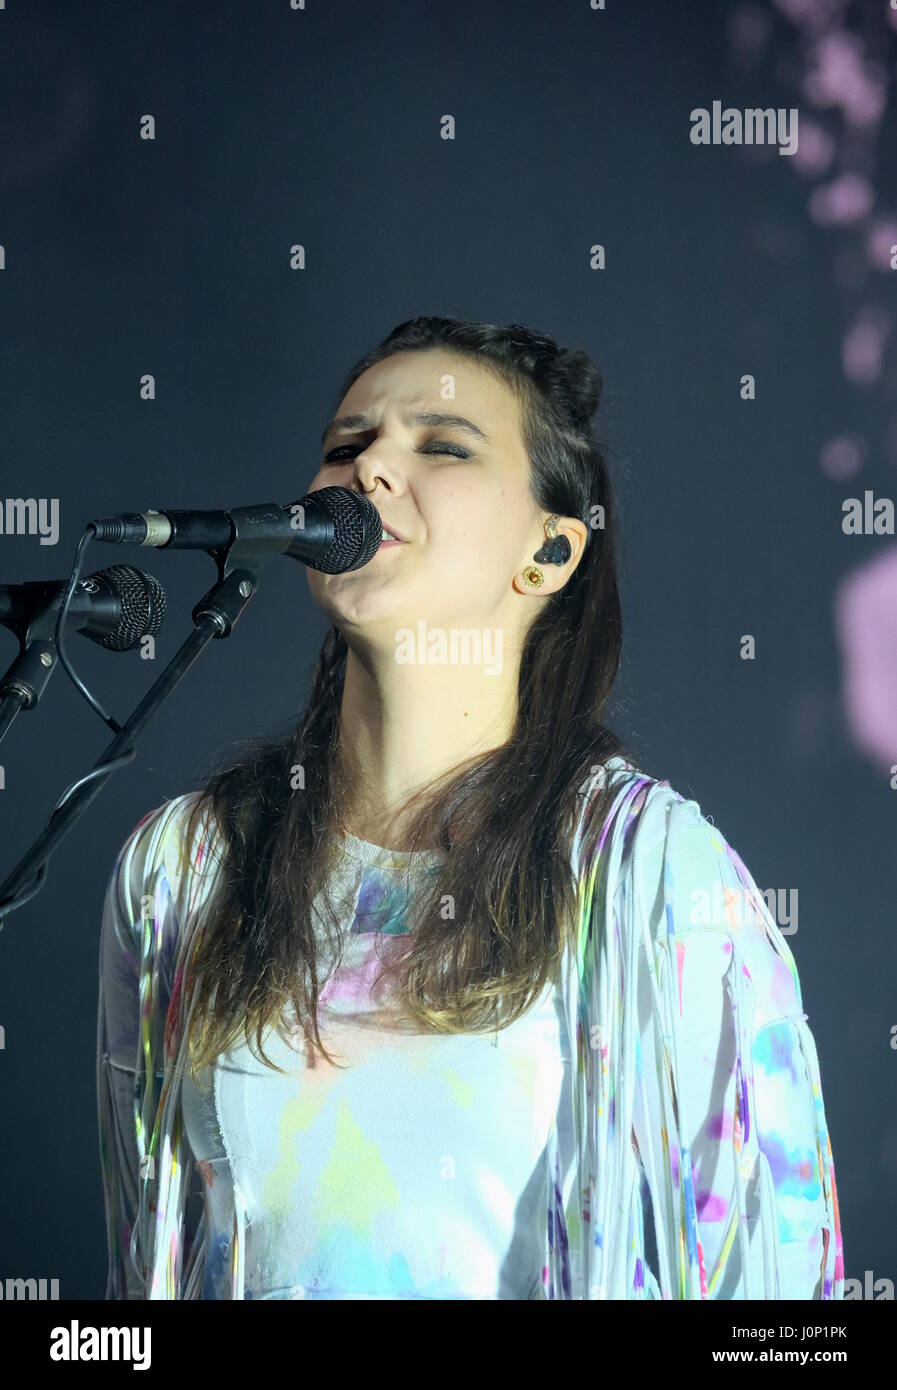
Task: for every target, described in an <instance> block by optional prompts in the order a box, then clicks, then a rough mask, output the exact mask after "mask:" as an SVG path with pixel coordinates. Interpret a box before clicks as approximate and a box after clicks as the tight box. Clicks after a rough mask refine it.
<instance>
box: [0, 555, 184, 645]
mask: <svg viewBox="0 0 897 1390" xmlns="http://www.w3.org/2000/svg"><path fill="white" fill-rule="evenodd" d="M70 582H71V581H70V580H68V579H64V580H63V581H62V582H61V583H59V582H57V581H56V580H53V579H48V580H36V581H32V582H31V583H28V584H0V623H2V624H3V626H4V627H8V628H10V630H11V631H12V632H15V633H16V634H17V635H22V634H23V633H25V632H27V629H28V628H29V626H30V625H31V623H32V621H33V620H34V618H35V617H36V616H37V615H38V614H43V613H45V612H47V611H48V610H49V609H52V608H55V609H57V610H58V609H59V607H60V606H61V604H62V600H63V598H64V597H65V592H66V589H67V588H68V586H69V583H70ZM66 616H67V618H69V619H71V620H72V623H73V625H74V627H75V628H76V630H77V631H78V632H81V633H83V634H84V636H85V637H89V638H90V640H91V642H98V643H99V645H100V646H101V647H106V648H107V649H108V650H109V651H113V652H128V651H132V650H133V649H134V648H135V647H139V646H140V642H141V640H142V638H144V637H148V636H152V635H153V634H154V633H156V632H158V631H159V628H160V627H161V626H162V620H163V619H164V617H165V590H164V589H163V588H162V585H161V584H160V583H159V581H158V579H157V578H156V577H155V575H153V574H145V573H144V572H143V570H138V569H135V568H134V566H133V565H112V566H111V568H109V569H105V570H98V571H97V573H96V574H89V575H87V577H86V578H85V579H79V581H78V583H77V584H76V585H75V587H74V589H73V590H72V599H71V603H70V605H69V609H68V613H67V615H66Z"/></svg>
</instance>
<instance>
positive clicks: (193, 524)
mask: <svg viewBox="0 0 897 1390" xmlns="http://www.w3.org/2000/svg"><path fill="white" fill-rule="evenodd" d="M88 528H92V529H93V532H94V538H95V539H96V540H98V541H111V542H112V543H113V544H116V545H152V546H156V547H158V548H160V549H165V550H209V551H215V550H221V549H226V548H227V547H228V546H229V545H231V544H232V542H233V541H234V540H236V539H237V538H238V537H239V538H240V539H244V538H249V537H251V538H252V539H253V540H258V541H259V542H260V543H261V544H262V545H264V544H265V543H268V544H269V545H270V546H271V548H272V549H276V548H277V546H278V544H279V543H280V549H281V553H282V554H284V555H289V556H290V558H291V559H293V560H300V561H301V562H302V563H303V564H305V565H308V566H309V568H310V569H314V570H320V571H322V572H323V573H324V574H343V573H344V572H345V571H346V570H356V569H361V567H362V565H366V564H367V563H368V561H369V560H372V559H373V557H374V556H375V555H376V553H377V551H378V549H379V547H380V541H381V539H382V535H383V523H382V521H381V518H380V513H379V512H378V511H377V508H376V507H375V506H374V504H373V502H371V501H370V500H369V499H368V498H367V497H364V496H363V495H362V494H361V493H358V492H353V491H352V490H351V488H347V487H322V488H319V489H317V491H315V492H308V493H306V495H305V496H304V497H302V498H300V499H299V501H298V502H293V503H291V504H290V505H289V506H286V507H282V506H281V505H280V504H279V503H277V502H263V503H260V504H259V505H258V506H252V507H233V508H231V510H230V511H179V510H175V511H171V510H169V509H167V508H165V509H163V510H161V511H154V510H148V511H145V512H121V513H119V515H118V516H106V517H99V518H98V519H97V520H95V521H91V522H89V523H88Z"/></svg>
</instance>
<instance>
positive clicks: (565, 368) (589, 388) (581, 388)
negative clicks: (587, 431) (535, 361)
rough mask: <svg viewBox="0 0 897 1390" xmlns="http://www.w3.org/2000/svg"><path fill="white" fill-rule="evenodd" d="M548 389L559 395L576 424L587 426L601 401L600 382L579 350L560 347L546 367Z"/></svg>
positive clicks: (591, 364) (587, 357) (593, 365)
mask: <svg viewBox="0 0 897 1390" xmlns="http://www.w3.org/2000/svg"><path fill="white" fill-rule="evenodd" d="M548 375H549V378H550V381H551V385H552V388H553V389H554V390H555V391H557V392H558V394H560V395H561V396H563V398H564V400H565V401H566V403H567V405H568V408H569V410H570V413H571V414H572V415H573V417H574V419H575V420H576V421H577V422H578V423H582V424H586V425H587V424H588V422H589V421H590V420H591V418H592V416H593V415H594V414H595V411H596V410H597V409H598V405H599V402H600V400H601V393H602V391H603V389H604V381H603V379H602V376H601V373H600V372H599V370H598V368H597V367H596V366H595V363H594V362H593V361H592V359H591V357H589V356H588V355H587V353H585V352H582V351H581V350H580V349H579V348H562V349H561V350H560V352H559V353H558V354H557V356H556V357H555V358H554V360H553V361H552V362H550V363H549V364H548Z"/></svg>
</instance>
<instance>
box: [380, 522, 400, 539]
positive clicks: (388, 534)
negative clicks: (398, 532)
mask: <svg viewBox="0 0 897 1390" xmlns="http://www.w3.org/2000/svg"><path fill="white" fill-rule="evenodd" d="M398 539H399V538H398V536H394V535H393V534H392V532H391V531H387V529H386V527H385V526H384V527H383V535H382V536H381V540H384V541H397V540H398Z"/></svg>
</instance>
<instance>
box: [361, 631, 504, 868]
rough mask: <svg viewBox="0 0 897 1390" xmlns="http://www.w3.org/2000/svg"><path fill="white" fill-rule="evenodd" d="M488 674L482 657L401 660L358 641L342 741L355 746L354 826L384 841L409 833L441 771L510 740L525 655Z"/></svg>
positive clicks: (395, 842) (395, 844) (390, 844)
mask: <svg viewBox="0 0 897 1390" xmlns="http://www.w3.org/2000/svg"><path fill="white" fill-rule="evenodd" d="M505 665H506V666H507V667H508V668H509V669H507V670H506V669H502V670H501V671H500V672H498V673H496V674H493V675H487V674H485V673H484V670H483V666H482V665H460V664H459V665H436V664H432V663H430V664H423V663H421V664H408V665H400V664H399V663H397V662H396V660H395V654H394V652H390V653H389V654H388V655H387V656H385V657H382V656H380V655H379V654H376V653H375V654H372V653H371V652H369V651H365V652H364V653H359V652H357V651H356V650H355V649H354V648H351V647H350V648H349V653H348V657H347V662H346V679H345V685H344V687H343V697H342V704H341V707H340V740H341V743H342V745H343V746H344V747H345V748H347V749H349V750H351V756H352V759H353V763H354V764H355V766H356V767H357V771H358V776H357V785H356V786H354V787H353V791H352V793H351V798H350V803H349V804H348V805H347V806H345V807H344V808H343V812H342V820H343V825H344V827H345V829H347V830H349V831H351V832H352V833H353V834H355V835H357V836H359V838H360V839H366V840H371V841H372V842H373V843H375V844H382V845H384V846H385V847H386V848H387V849H395V850H400V849H403V848H405V844H404V843H403V841H404V840H405V839H406V838H407V833H408V829H409V827H410V824H411V821H412V819H413V816H414V814H415V813H416V811H417V810H418V809H419V807H418V806H416V805H414V806H412V805H409V804H408V803H409V801H410V799H411V798H412V797H414V796H416V795H417V794H419V793H423V794H426V793H427V792H428V791H429V790H430V789H431V788H432V786H433V783H434V782H435V780H436V779H437V778H438V777H440V776H442V775H444V774H445V773H448V772H450V771H452V770H453V769H454V768H456V767H458V766H459V765H460V764H461V763H463V762H464V761H465V760H467V759H468V758H471V757H474V756H476V755H477V754H482V753H486V752H489V751H490V750H491V749H495V748H500V747H502V746H503V745H504V744H505V743H507V742H508V740H509V739H510V737H511V735H512V733H513V729H514V723H515V720H516V713H517V677H518V663H517V661H513V662H508V663H505Z"/></svg>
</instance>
